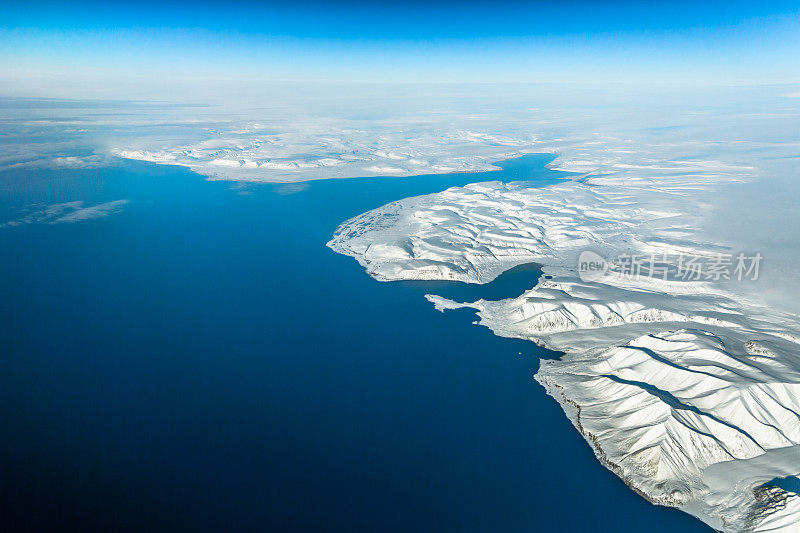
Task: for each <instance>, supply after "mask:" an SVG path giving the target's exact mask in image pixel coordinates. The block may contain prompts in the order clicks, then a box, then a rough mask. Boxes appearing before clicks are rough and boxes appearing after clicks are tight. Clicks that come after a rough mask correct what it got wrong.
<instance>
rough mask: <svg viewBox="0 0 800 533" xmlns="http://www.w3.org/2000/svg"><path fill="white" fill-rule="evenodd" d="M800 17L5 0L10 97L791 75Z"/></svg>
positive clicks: (778, 10)
mask: <svg viewBox="0 0 800 533" xmlns="http://www.w3.org/2000/svg"><path fill="white" fill-rule="evenodd" d="M799 15H800V9H798V7H797V6H796V4H793V3H791V2H767V3H757V4H753V3H747V2H725V3H719V2H713V3H704V4H697V3H690V2H678V3H672V2H657V3H655V4H651V3H647V4H646V5H645V4H638V3H634V2H615V3H612V4H606V5H600V4H597V3H592V2H580V1H574V2H566V3H556V2H536V3H525V2H503V3H501V4H496V5H492V6H486V5H481V4H479V3H466V4H461V3H454V2H425V3H423V2H412V3H410V4H407V3H400V2H390V3H388V4H370V3H366V2H346V3H344V4H342V3H329V2H304V3H301V4H295V5H293V6H285V5H269V4H266V5H259V4H257V3H251V2H242V1H236V2H231V3H228V4H225V5H224V6H221V5H218V4H214V3H208V2H207V3H189V2H184V1H177V2H176V1H173V2H167V3H155V2H152V3H149V2H145V3H140V4H137V6H135V8H131V7H130V6H123V5H109V4H105V3H100V2H87V3H84V4H80V5H77V4H75V5H70V4H63V3H59V2H51V1H43V2H34V3H33V4H25V5H22V4H16V5H11V4H9V5H6V6H4V7H2V8H0V20H2V23H0V62H2V64H3V65H4V68H3V69H2V74H1V75H0V81H2V83H3V86H4V89H3V91H2V94H4V95H7V96H39V97H60V96H83V97H107V98H112V97H119V98H135V97H140V96H147V95H150V94H155V93H157V92H158V89H159V88H163V87H165V86H170V85H171V86H174V87H179V86H180V87H186V88H187V89H190V88H191V87H192V85H193V84H194V85H200V84H203V83H217V84H219V83H228V84H234V85H235V84H239V85H242V86H245V85H248V84H249V85H259V84H264V83H273V82H287V81H288V82H314V83H353V82H358V83H364V82H368V83H399V82H408V83H420V82H422V83H513V82H521V83H530V82H536V83H541V82H554V83H573V84H579V83H584V84H585V83H590V84H600V85H602V84H610V83H622V84H634V85H636V84H641V83H644V84H650V85H652V84H656V85H658V84H662V85H664V84H666V85H687V84H688V85H708V84H735V85H753V84H795V83H798V82H800V75H798V72H800V59H799V58H800V37H799V36H800V16H799ZM230 86H231V85H223V86H221V87H220V90H223V91H224V90H226V88H227V89H230Z"/></svg>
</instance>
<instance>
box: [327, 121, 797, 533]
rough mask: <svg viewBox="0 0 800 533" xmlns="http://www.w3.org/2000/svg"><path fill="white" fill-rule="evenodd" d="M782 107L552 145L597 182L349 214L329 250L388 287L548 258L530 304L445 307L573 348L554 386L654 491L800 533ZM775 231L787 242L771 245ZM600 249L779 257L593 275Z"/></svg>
mask: <svg viewBox="0 0 800 533" xmlns="http://www.w3.org/2000/svg"><path fill="white" fill-rule="evenodd" d="M777 114H778V115H779V114H780V113H777ZM793 116H794V120H795V121H796V119H797V115H796V112H795V115H793ZM762 120H764V114H763V113H745V112H743V111H742V110H741V109H737V110H736V111H735V112H732V111H730V110H724V111H723V110H717V111H715V112H713V113H711V112H709V113H705V114H704V116H703V119H702V120H701V121H695V122H692V121H687V124H686V125H684V126H682V127H681V128H677V129H676V130H674V131H673V130H670V131H671V133H669V134H664V135H665V136H667V137H669V139H662V142H651V141H652V140H653V139H652V137H651V133H648V131H650V132H651V131H652V130H648V131H644V130H642V131H639V132H638V133H637V132H636V131H633V130H631V131H629V132H628V135H626V136H621V135H616V134H615V135H611V134H605V133H602V132H597V133H595V134H592V135H587V136H586V137H585V138H584V139H583V140H582V142H577V141H576V142H573V141H558V140H552V141H551V144H549V145H547V144H546V143H544V142H543V143H542V144H543V145H546V146H548V147H550V148H551V149H552V150H554V151H557V152H558V153H559V154H560V158H559V160H558V161H557V162H556V166H557V167H558V168H561V169H566V170H573V171H577V172H579V173H580V176H579V177H580V179H575V180H571V181H565V182H561V183H558V184H555V185H551V186H548V187H544V188H530V187H527V186H525V184H524V183H510V184H502V183H499V182H488V183H477V184H471V185H467V186H465V187H456V188H451V189H448V190H446V191H443V192H441V193H436V194H430V195H425V196H419V197H413V198H406V199H403V200H399V201H396V202H393V203H390V204H387V205H385V206H382V207H378V208H376V209H374V210H372V211H369V212H367V213H364V214H362V215H359V216H356V217H354V218H352V219H350V220H347V221H345V222H343V223H342V224H341V225H340V227H339V228H338V229H337V230H336V232H335V234H334V236H333V239H332V240H331V241H330V242H329V243H328V245H329V246H330V247H331V248H332V249H333V250H335V251H336V252H339V253H342V254H346V255H350V256H352V257H354V258H355V259H356V260H357V261H358V262H359V263H360V264H361V265H362V266H363V267H364V268H365V269H366V271H367V273H369V274H370V275H371V276H373V277H375V278H376V279H378V280H382V281H391V280H413V279H423V280H431V279H447V280H459V281H463V282H469V283H486V282H488V281H491V280H492V279H494V278H495V277H497V276H498V275H499V274H500V273H502V272H503V271H505V270H507V269H508V268H510V267H513V266H515V265H518V264H522V263H531V262H533V263H538V264H540V265H542V270H543V276H542V277H541V278H540V280H539V282H538V284H537V285H536V286H535V287H531V288H530V289H529V290H527V291H525V292H524V293H523V294H522V295H520V296H519V297H516V298H510V299H506V300H501V301H486V300H479V301H477V302H470V303H459V302H454V301H451V300H447V299H445V298H442V297H440V296H437V295H428V296H427V298H428V299H429V300H430V301H431V302H432V303H433V304H434V305H435V307H436V308H437V309H439V310H441V311H443V312H444V311H446V310H447V309H453V308H460V307H469V308H473V309H475V310H476V311H477V313H478V316H479V317H480V324H481V325H484V326H487V327H489V328H491V330H492V331H493V332H494V333H495V334H497V335H500V336H505V337H514V338H521V339H528V340H530V341H533V342H535V343H537V344H539V345H541V346H544V347H547V348H549V349H552V350H555V351H559V352H564V355H562V356H561V357H560V358H558V359H553V360H543V361H542V363H541V365H540V369H539V371H538V373H537V375H536V379H537V381H538V382H539V383H541V384H542V385H543V386H544V387H545V389H546V390H547V392H548V393H549V394H550V395H552V396H553V397H554V398H555V399H556V400H557V401H558V402H559V403H560V404H561V406H562V407H563V409H564V411H565V413H566V414H567V416H569V418H570V419H571V420H572V422H573V424H574V425H575V427H576V428H577V429H578V431H579V432H580V433H581V435H583V437H584V438H585V439H586V441H587V442H588V443H589V444H590V445H591V446H592V448H593V449H594V451H595V453H596V455H597V457H598V459H599V460H600V461H601V462H602V463H603V464H604V465H605V466H606V467H608V468H609V469H611V470H612V471H613V472H615V473H616V474H617V475H618V476H619V477H621V478H622V479H623V480H624V481H625V482H626V483H627V484H628V485H629V486H630V487H632V488H633V489H634V490H636V491H637V492H639V493H640V494H641V495H643V496H644V497H645V498H647V499H648V500H650V501H651V502H653V503H656V504H661V505H668V506H674V507H677V508H680V509H682V510H684V511H686V512H688V513H690V514H692V515H694V516H696V517H697V518H699V519H701V520H703V521H704V522H706V523H707V524H709V525H710V526H711V527H713V528H715V529H717V530H720V531H726V532H738V531H753V532H756V531H758V532H764V531H798V530H800V525H799V524H800V496H798V495H797V494H795V493H793V492H790V491H788V490H783V489H781V488H779V487H777V486H775V485H772V484H769V482H770V481H771V480H773V479H775V478H783V477H787V476H799V475H800V317H798V316H797V315H796V314H794V313H793V312H792V311H796V309H797V307H796V305H797V301H798V296H800V294H799V293H798V292H799V291H798V286H797V281H796V279H795V276H794V274H791V271H790V270H788V269H787V270H786V271H783V270H781V269H780V268H777V269H775V270H770V268H769V265H770V264H773V265H777V266H779V267H780V266H781V265H791V264H796V263H793V261H794V259H795V258H796V254H797V247H796V246H795V243H796V237H793V236H792V233H796V229H797V227H800V225H798V224H797V222H798V216H797V214H792V213H791V211H789V210H782V209H781V208H780V205H782V202H781V199H780V196H781V195H782V194H793V193H794V194H796V192H797V186H796V185H794V181H793V180H794V179H795V178H796V176H797V171H796V165H797V162H798V159H797V155H798V148H800V144H798V143H797V141H796V140H793V138H792V133H791V132H790V131H789V130H786V129H784V130H783V131H782V132H780V131H778V130H779V129H780V128H781V124H782V125H783V127H785V126H786V123H785V122H783V123H782V122H781V120H775V121H774V126H775V129H773V130H772V131H771V132H770V133H769V136H771V137H772V138H771V139H764V138H754V137H753V132H754V131H758V132H760V133H757V134H756V136H759V135H761V134H763V133H764V131H766V130H763V131H762V130H759V129H758V128H756V129H752V128H753V127H754V124H757V123H761V121H762ZM732 125H735V126H732ZM748 128H750V129H748ZM678 130H680V133H678ZM659 135H661V134H659ZM589 138H593V139H594V140H593V141H592V142H588V139H589ZM787 182H791V183H789V184H788V185H787ZM774 183H779V185H777V186H775V187H774V189H772V187H773V184H774ZM753 184H756V185H757V186H758V187H759V188H760V190H761V191H762V194H761V196H759V195H753V197H754V198H757V199H758V200H759V202H758V203H754V204H752V205H751V204H749V203H748V202H747V198H746V196H745V197H742V191H743V190H747V187H751V186H752V185H753ZM770 189H772V196H770V194H763V191H764V190H767V191H770ZM798 197H800V196H794V198H795V201H796V198H798ZM735 198H740V200H739V201H738V202H733V200H732V199H735ZM772 201H774V202H775V204H774V205H775V206H777V207H776V209H778V211H779V212H780V213H781V214H782V217H783V218H782V219H780V220H777V219H776V218H775V217H774V216H772V215H771V214H770V213H769V211H770V203H768V202H772ZM732 207H736V208H737V209H739V210H740V211H741V213H742V214H741V216H742V217H743V218H744V219H745V220H747V221H749V222H748V227H743V228H742V231H740V232H732V231H731V230H730V226H731V225H732V224H735V223H734V222H733V221H734V220H737V219H736V217H735V216H734V214H731V213H730V212H729V211H730V210H731V209H732ZM765 230H767V231H769V232H770V233H771V235H772V237H773V238H772V239H771V240H765V241H759V240H758V238H757V236H758V235H760V234H761V233H759V232H764V231H765ZM793 239H795V240H793ZM754 244H755V245H759V244H761V245H763V246H762V247H761V248H758V249H755V248H752V247H751V246H753V245H754ZM748 247H750V248H748ZM585 250H592V251H595V252H597V253H598V254H600V255H602V256H604V257H608V258H612V257H617V256H619V255H620V254H642V255H647V254H651V253H655V254H668V255H669V256H678V255H680V254H684V255H692V256H701V257H712V256H714V255H715V254H719V253H735V252H738V251H748V252H754V251H756V250H758V251H761V252H762V253H763V254H764V256H765V263H764V265H763V271H762V273H761V277H760V279H759V280H758V281H750V280H742V281H737V280H735V279H734V280H724V279H720V280H714V279H705V278H703V279H699V280H693V281H684V280H682V279H679V278H677V277H668V278H667V279H660V278H659V279H655V278H649V277H641V278H635V277H631V276H627V277H626V276H616V277H615V276H606V277H602V278H600V279H597V280H594V281H583V280H581V279H580V277H579V276H578V274H577V268H576V267H577V257H578V255H579V254H580V253H581V252H582V251H585Z"/></svg>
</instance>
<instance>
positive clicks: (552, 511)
mask: <svg viewBox="0 0 800 533" xmlns="http://www.w3.org/2000/svg"><path fill="white" fill-rule="evenodd" d="M550 159H551V156H544V155H531V156H526V157H523V158H520V159H517V160H512V161H507V162H504V163H502V166H503V170H501V171H496V172H482V173H462V174H449V175H444V176H442V175H435V176H419V177H415V178H385V177H382V178H359V179H351V180H325V181H316V182H311V183H308V184H301V185H241V184H233V183H227V182H210V181H205V180H204V179H202V177H200V176H198V175H196V174H193V173H191V172H189V171H188V170H185V169H181V168H177V167H168V166H156V165H152V164H146V163H137V162H124V161H120V162H119V165H118V166H115V167H113V168H103V169H93V170H60V171H35V172H31V171H6V172H3V173H0V223H2V222H3V221H6V220H18V221H20V225H17V226H15V227H0V250H2V261H0V295H1V296H2V302H3V305H2V307H1V308H0V506H2V512H0V525H2V526H3V527H4V528H5V529H7V530H12V529H13V530H19V531H22V530H31V529H45V530H59V529H65V528H69V529H84V530H89V531H348V532H350V531H381V532H392V531H398V532H399V531H402V532H408V531H414V532H418V531H436V532H447V531H459V532H472V531H482V532H483V531H485V532H517V531H519V532H522V531H526V532H527V531H547V532H549V531H554V532H564V531H576V532H584V531H592V532H614V533H620V532H628V531H630V532H640V531H647V532H649V533H659V532H681V533H687V532H693V531H697V532H708V531H710V529H708V528H707V527H705V526H703V525H702V524H701V523H699V522H697V521H696V520H695V519H693V518H691V517H689V516H688V515H685V514H683V513H681V512H679V511H677V510H674V509H667V508H660V507H655V506H653V505H651V504H649V503H647V502H646V501H645V500H644V499H642V498H641V497H640V496H638V495H636V494H634V493H633V492H632V491H631V490H630V489H629V488H628V487H626V486H625V485H624V484H623V483H622V481H620V480H619V479H618V478H617V477H615V476H614V475H613V474H612V473H611V472H609V471H607V470H606V469H605V468H604V467H603V466H601V465H600V463H599V462H598V461H597V460H596V458H595V457H594V455H593V453H592V451H591V449H590V448H589V446H588V445H587V444H586V443H585V442H584V440H583V439H582V438H581V437H580V436H579V434H578V432H577V431H576V430H575V429H574V428H573V427H572V425H571V424H570V422H569V421H568V420H567V418H566V417H565V416H564V414H563V413H562V411H561V409H560V407H559V406H558V405H557V404H556V402H555V401H554V400H553V399H552V398H550V397H549V396H547V395H546V394H545V392H544V390H543V389H542V387H541V386H539V385H538V384H537V383H536V382H535V381H534V380H533V378H532V376H533V374H534V373H535V372H536V370H537V368H538V364H539V359H540V358H543V357H555V356H557V354H554V353H552V352H548V351H546V350H543V349H541V348H538V347H537V346H535V345H534V344H533V343H530V342H525V341H519V340H509V339H501V338H498V337H495V336H494V335H492V334H491V332H490V331H489V330H488V329H486V328H483V327H479V326H475V325H473V324H472V322H473V321H474V320H475V315H474V313H473V312H472V311H470V310H459V311H451V312H448V313H446V314H442V313H439V312H437V311H435V310H434V309H433V306H432V305H431V304H430V303H429V302H427V301H425V300H424V299H423V298H422V295H423V294H425V293H426V292H435V293H438V294H442V295H445V296H448V297H450V298H455V299H457V300H461V301H467V300H474V299H476V298H480V297H485V298H489V299H496V298H503V297H510V296H517V295H518V294H520V293H521V292H522V291H524V290H525V289H527V288H530V287H532V286H533V285H534V284H535V281H536V279H537V278H538V276H539V275H540V272H539V271H538V269H537V268H536V267H535V266H531V265H527V266H521V267H518V268H517V269H514V270H513V271H509V272H507V273H506V274H504V275H503V276H501V277H500V278H498V280H496V281H495V282H493V283H491V284H489V285H486V286H483V287H480V286H473V285H464V284H458V283H437V282H402V283H381V282H377V281H375V280H373V279H371V278H370V277H369V276H367V275H366V274H365V273H364V272H363V270H362V269H361V267H360V266H359V265H358V264H357V263H356V262H355V261H354V260H353V259H351V258H349V257H344V256H341V255H337V254H335V253H334V252H332V251H331V250H330V249H328V248H327V247H326V246H325V243H326V242H327V241H328V240H329V239H330V237H331V235H332V233H333V231H334V230H335V228H336V226H337V225H338V224H339V223H340V222H342V221H344V220H345V219H347V218H349V217H351V216H354V215H357V214H359V213H362V212H364V211H366V210H369V209H371V208H374V207H377V206H379V205H382V204H384V203H386V202H389V201H392V200H398V199H401V198H404V197H407V196H413V195H418V194H424V193H429V192H435V191H439V190H443V189H445V188H447V187H450V186H454V185H463V184H466V183H471V182H477V181H486V180H494V179H499V180H506V181H510V180H521V179H527V180H530V184H531V186H541V185H544V184H547V183H551V182H553V181H555V180H557V179H560V178H562V177H563V174H561V173H558V172H555V171H552V170H549V169H547V168H545V166H544V165H545V164H546V163H547V162H549V161H550ZM116 200H128V203H127V204H125V205H124V207H123V209H122V211H121V212H116V213H111V214H108V215H107V216H104V217H102V218H97V219H94V220H85V221H81V222H73V223H68V222H64V223H57V224H47V223H42V222H36V221H35V220H33V219H30V218H29V219H24V217H23V216H22V215H20V210H21V209H23V208H24V207H25V206H30V205H31V204H38V205H41V206H47V205H52V204H56V203H63V202H73V201H83V202H84V205H85V206H90V205H94V204H99V203H103V202H109V201H116Z"/></svg>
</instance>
